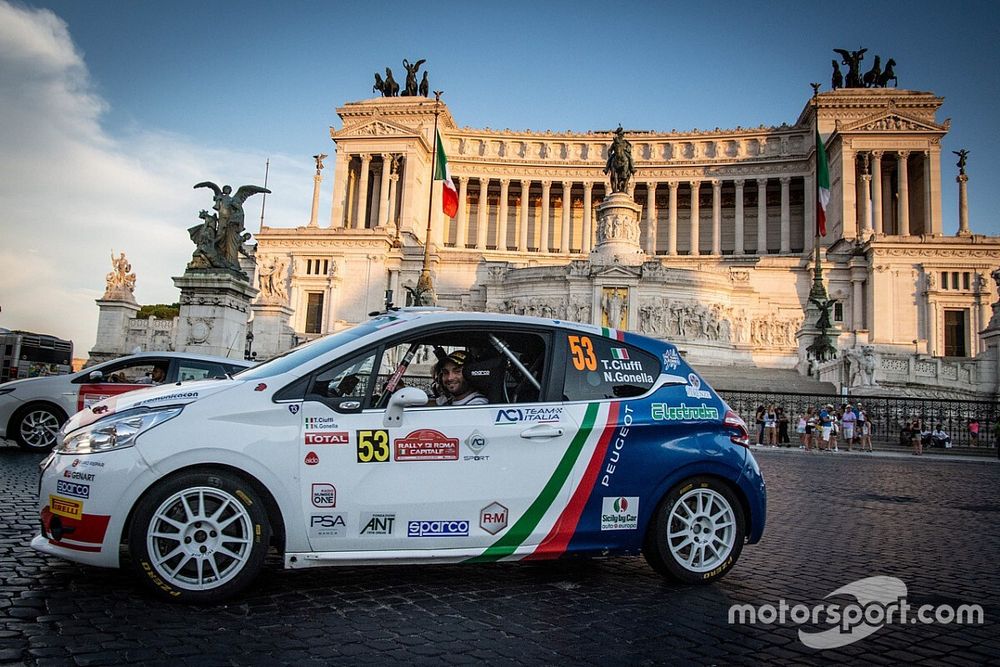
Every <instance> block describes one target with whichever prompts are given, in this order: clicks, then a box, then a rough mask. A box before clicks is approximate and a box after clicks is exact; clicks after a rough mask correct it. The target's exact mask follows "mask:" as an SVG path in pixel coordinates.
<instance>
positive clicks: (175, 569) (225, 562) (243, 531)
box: [146, 486, 253, 591]
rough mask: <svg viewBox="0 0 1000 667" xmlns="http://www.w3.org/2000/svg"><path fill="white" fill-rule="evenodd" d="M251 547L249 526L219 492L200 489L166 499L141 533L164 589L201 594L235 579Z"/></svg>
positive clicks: (234, 501)
mask: <svg viewBox="0 0 1000 667" xmlns="http://www.w3.org/2000/svg"><path fill="white" fill-rule="evenodd" d="M252 547H253V521H252V520H251V518H250V513H249V512H248V511H247V510H246V508H245V507H244V506H243V503H242V502H241V501H240V500H239V499H238V498H236V497H235V496H233V495H231V494H229V493H228V492H226V491H223V490H222V489H215V488H212V487H207V486H199V487H195V488H191V489H184V490H183V491H179V492H177V493H175V494H174V495H172V496H170V497H169V498H167V499H166V500H164V501H163V503H161V504H160V506H159V507H158V508H157V509H156V511H155V512H154V514H153V517H152V520H151V521H150V523H149V529H148V531H147V533H146V550H147V552H148V553H149V557H150V560H151V565H152V566H153V567H154V568H155V569H156V571H157V573H159V575H160V576H161V577H162V578H163V579H164V580H165V581H167V582H168V583H169V584H173V585H174V586H177V587H178V588H185V589H188V590H195V591H203V590H208V589H212V588H218V587H219V586H221V585H222V584H225V583H226V582H227V581H229V580H230V579H232V578H233V577H235V576H236V575H237V574H239V573H240V572H241V571H242V569H243V567H244V566H245V565H246V563H247V561H248V560H249V559H250V552H251V550H252Z"/></svg>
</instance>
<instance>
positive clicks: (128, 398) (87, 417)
mask: <svg viewBox="0 0 1000 667" xmlns="http://www.w3.org/2000/svg"><path fill="white" fill-rule="evenodd" d="M238 384H243V382H242V381H240V380H201V381H198V382H185V383H183V384H181V383H174V384H168V385H163V386H160V387H150V388H149V389H138V390H136V391H130V392H128V393H127V394H121V395H119V396H111V397H109V398H105V399H104V400H102V401H99V402H97V403H94V404H93V405H91V406H90V407H89V408H85V409H83V410H80V411H79V412H77V413H76V414H75V415H73V416H72V417H70V418H69V421H67V422H66V426H64V427H63V432H64V433H71V432H73V431H75V430H76V429H78V428H80V427H82V426H86V425H88V424H91V423H93V422H95V421H97V420H98V419H104V418H105V417H108V416H109V415H113V414H116V413H119V412H124V411H125V410H130V409H132V408H143V407H146V408H151V409H152V408H159V407H165V406H168V405H187V404H188V403H193V402H195V401H199V400H201V399H203V398H205V397H206V396H212V395H213V394H218V393H220V392H223V391H225V390H227V389H230V388H232V387H233V386H235V385H238Z"/></svg>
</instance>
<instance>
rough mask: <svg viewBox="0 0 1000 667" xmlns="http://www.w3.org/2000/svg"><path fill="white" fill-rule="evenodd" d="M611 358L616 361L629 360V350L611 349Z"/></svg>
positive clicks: (622, 348) (621, 348)
mask: <svg viewBox="0 0 1000 667" xmlns="http://www.w3.org/2000/svg"><path fill="white" fill-rule="evenodd" d="M611 356H612V357H613V358H615V359H628V350H626V349H625V348H624V347H613V348H611Z"/></svg>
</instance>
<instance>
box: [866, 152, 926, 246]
mask: <svg viewBox="0 0 1000 667" xmlns="http://www.w3.org/2000/svg"><path fill="white" fill-rule="evenodd" d="M912 155H913V153H912V152H911V151H905V150H904V151H882V150H873V151H867V152H858V153H856V156H857V158H858V161H857V162H856V164H855V169H856V173H857V174H858V178H857V179H856V184H857V196H856V197H855V202H856V205H857V214H858V221H859V224H858V229H859V231H860V234H861V236H862V237H866V236H868V235H870V234H871V233H875V234H892V235H898V236H910V235H913V234H931V233H940V229H939V226H940V221H938V222H937V223H935V217H936V215H937V213H936V212H935V209H936V204H935V193H934V184H935V182H938V181H936V179H935V178H933V177H932V169H933V168H934V160H932V156H931V154H930V151H922V152H921V153H920V155H922V160H921V161H920V163H919V164H917V165H916V172H917V173H913V172H911V169H910V167H911V166H912V165H911V159H910V158H911V156H912ZM911 186H913V187H911ZM917 187H919V191H918V190H917ZM918 192H919V195H918V194H917V193H918ZM869 202H870V205H869ZM911 204H916V205H917V206H918V207H919V210H918V211H917V212H916V213H917V214H916V215H914V211H912V209H911Z"/></svg>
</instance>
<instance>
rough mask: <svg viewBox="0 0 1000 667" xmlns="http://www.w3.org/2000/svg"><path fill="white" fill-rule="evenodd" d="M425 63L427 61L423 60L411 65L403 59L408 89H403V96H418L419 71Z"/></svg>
mask: <svg viewBox="0 0 1000 667" xmlns="http://www.w3.org/2000/svg"><path fill="white" fill-rule="evenodd" d="M425 62H427V61H426V60H424V59H421V60H418V61H417V62H415V63H413V64H411V63H410V62H409V61H408V60H406V59H405V58H404V59H403V67H405V68H406V87H405V88H404V89H403V95H408V96H410V97H413V96H415V95H416V94H417V70H419V69H420V66H421V65H423V64H424V63H425Z"/></svg>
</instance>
